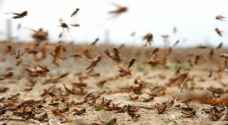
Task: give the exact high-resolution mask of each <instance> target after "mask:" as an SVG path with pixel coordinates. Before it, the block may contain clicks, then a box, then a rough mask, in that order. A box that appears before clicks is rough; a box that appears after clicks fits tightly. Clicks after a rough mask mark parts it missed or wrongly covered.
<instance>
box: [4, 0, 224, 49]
mask: <svg viewBox="0 0 228 125" xmlns="http://www.w3.org/2000/svg"><path fill="white" fill-rule="evenodd" d="M113 2H114V3H120V4H123V5H126V6H128V7H129V11H128V13H126V14H124V15H122V16H120V17H118V18H116V19H110V17H111V16H110V15H108V11H110V10H112V9H115V8H114V6H113V5H112V3H113ZM75 8H80V9H81V10H80V12H79V14H78V16H76V17H74V18H70V14H71V13H72V11H73V10H74V9H75ZM23 10H28V11H29V16H28V17H26V18H25V19H22V20H17V21H14V22H13V24H14V28H15V29H16V25H17V24H18V23H22V25H23V26H24V27H30V28H39V27H45V28H46V29H48V31H49V32H50V35H51V36H50V37H51V39H53V40H57V37H58V33H59V32H60V31H61V29H60V28H59V27H58V25H59V19H60V18H63V19H64V20H65V21H66V22H72V23H80V25H81V27H80V28H74V29H72V32H71V34H70V35H66V36H65V37H64V38H65V39H67V40H76V41H81V40H89V41H92V40H94V39H95V38H96V37H98V36H99V37H101V39H102V38H103V37H104V31H105V30H106V29H109V30H110V39H111V40H112V41H118V42H119V43H123V42H127V43H142V40H141V36H142V35H143V34H145V33H147V32H152V33H153V34H154V35H155V41H156V42H155V44H160V43H161V38H160V36H161V35H162V34H172V28H173V27H174V26H176V27H177V28H178V34H177V35H175V36H173V37H171V40H172V41H175V40H176V39H181V40H186V41H185V42H184V43H183V44H184V45H192V44H199V43H201V44H205V43H207V42H210V43H211V44H213V45H217V44H218V43H220V42H221V41H224V42H226V43H227V45H228V21H226V22H219V21H216V20H214V18H215V16H216V15H218V14H222V15H224V16H227V17H228V0H5V1H3V5H2V6H1V9H0V12H1V13H0V26H1V27H0V30H1V31H4V28H5V27H4V23H5V19H7V18H9V17H10V16H9V15H5V14H4V13H6V12H12V11H13V12H17V11H19V12H20V11H23ZM227 20H228V19H227ZM215 27H219V28H221V29H223V30H224V38H220V37H218V35H217V34H216V33H215V32H214V28H215ZM132 32H136V37H133V38H132V37H131V36H130V35H129V34H131V33H132ZM14 35H15V36H19V39H28V38H29V35H30V34H29V31H27V30H21V31H20V32H17V31H16V30H15V31H14Z"/></svg>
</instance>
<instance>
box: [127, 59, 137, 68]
mask: <svg viewBox="0 0 228 125" xmlns="http://www.w3.org/2000/svg"><path fill="white" fill-rule="evenodd" d="M135 61H136V59H135V58H133V59H131V61H130V62H129V64H128V68H131V67H132V66H133V65H134V63H135Z"/></svg>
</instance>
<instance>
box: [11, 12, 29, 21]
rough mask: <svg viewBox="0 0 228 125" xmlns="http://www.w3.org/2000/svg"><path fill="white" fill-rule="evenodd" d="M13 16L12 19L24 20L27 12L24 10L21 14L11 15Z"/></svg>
mask: <svg viewBox="0 0 228 125" xmlns="http://www.w3.org/2000/svg"><path fill="white" fill-rule="evenodd" d="M12 14H13V15H14V16H13V17H12V18H13V19H20V18H24V17H25V16H27V15H28V11H27V10H25V11H23V12H21V13H12Z"/></svg>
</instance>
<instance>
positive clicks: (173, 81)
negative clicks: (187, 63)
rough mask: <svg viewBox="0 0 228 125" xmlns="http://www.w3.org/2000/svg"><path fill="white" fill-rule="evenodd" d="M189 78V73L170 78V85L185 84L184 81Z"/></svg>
mask: <svg viewBox="0 0 228 125" xmlns="http://www.w3.org/2000/svg"><path fill="white" fill-rule="evenodd" d="M187 78H188V73H182V74H179V75H178V76H176V77H174V78H171V79H169V83H168V86H173V85H180V84H183V83H184V81H186V80H187Z"/></svg>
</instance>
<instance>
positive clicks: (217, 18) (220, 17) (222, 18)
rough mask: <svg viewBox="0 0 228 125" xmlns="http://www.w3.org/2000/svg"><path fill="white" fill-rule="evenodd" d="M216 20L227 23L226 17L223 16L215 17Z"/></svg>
mask: <svg viewBox="0 0 228 125" xmlns="http://www.w3.org/2000/svg"><path fill="white" fill-rule="evenodd" d="M215 19H216V20H219V21H225V19H226V17H224V16H223V15H217V16H216V17H215Z"/></svg>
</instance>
